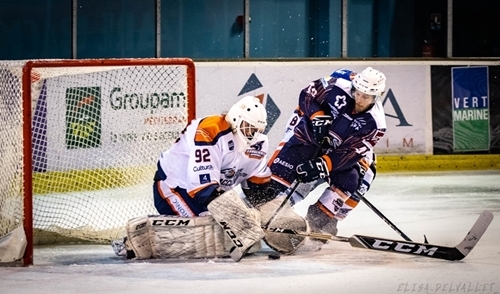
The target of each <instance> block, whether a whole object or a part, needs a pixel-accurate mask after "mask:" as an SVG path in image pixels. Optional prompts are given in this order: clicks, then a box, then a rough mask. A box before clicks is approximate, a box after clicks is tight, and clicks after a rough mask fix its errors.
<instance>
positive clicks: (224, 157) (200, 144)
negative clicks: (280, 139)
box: [155, 115, 270, 216]
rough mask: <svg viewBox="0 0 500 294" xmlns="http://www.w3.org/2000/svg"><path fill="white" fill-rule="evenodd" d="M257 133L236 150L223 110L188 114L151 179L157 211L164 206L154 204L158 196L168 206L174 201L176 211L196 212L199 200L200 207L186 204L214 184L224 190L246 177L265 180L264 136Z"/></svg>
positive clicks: (267, 174) (202, 196)
mask: <svg viewBox="0 0 500 294" xmlns="http://www.w3.org/2000/svg"><path fill="white" fill-rule="evenodd" d="M256 139H257V140H256V141H255V142H256V143H255V144H253V145H251V146H249V147H248V148H246V150H244V151H243V152H240V151H238V148H237V146H236V139H235V135H234V134H233V132H232V128H231V126H230V124H229V123H228V122H227V121H226V120H225V118H224V115H212V116H207V117H204V118H201V119H196V120H193V121H192V122H191V123H190V125H189V126H188V127H187V128H186V129H185V130H184V131H183V132H182V133H181V135H180V137H179V139H178V140H177V141H176V143H175V144H174V145H173V146H172V147H171V148H170V149H169V150H168V151H166V152H164V153H162V154H161V156H160V158H159V162H158V165H159V169H158V170H159V172H157V175H156V176H155V178H156V181H157V183H156V184H155V185H159V186H157V187H156V188H155V189H158V191H159V193H158V194H159V195H158V194H157V195H156V197H155V202H156V204H157V205H156V207H157V209H158V211H159V212H160V213H162V214H164V213H168V212H169V211H168V210H166V211H162V209H161V208H159V207H158V201H159V199H158V197H161V198H162V199H163V200H165V201H166V202H167V203H168V204H169V206H170V207H174V206H177V208H175V207H174V209H173V210H174V212H175V213H176V214H179V215H183V216H192V215H198V214H199V213H200V212H203V210H205V209H204V208H203V207H204V205H202V206H201V207H199V211H198V209H197V208H196V207H195V208H194V209H191V210H192V211H193V212H194V213H190V212H189V210H190V208H192V207H191V206H198V205H197V204H199V203H201V204H204V202H205V201H204V200H206V199H207V198H208V197H210V194H211V193H212V191H213V190H214V189H215V188H218V189H220V190H223V191H228V190H230V189H231V188H233V187H235V186H237V185H239V184H240V183H241V182H243V181H245V180H250V181H251V182H252V183H256V184H259V183H267V182H269V181H270V170H269V168H268V167H267V158H266V155H267V150H268V145H269V142H268V138H267V136H266V135H264V134H259V135H258V137H257V138H256ZM158 174H160V176H158ZM174 190H175V191H174ZM179 196H180V197H179ZM186 196H188V197H186ZM193 200H196V201H193ZM185 211H188V212H187V213H184V212H185Z"/></svg>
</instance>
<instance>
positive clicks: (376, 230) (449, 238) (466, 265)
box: [0, 171, 500, 294]
mask: <svg viewBox="0 0 500 294" xmlns="http://www.w3.org/2000/svg"><path fill="white" fill-rule="evenodd" d="M312 197H314V195H313V196H312ZM366 197H367V198H368V199H369V200H370V201H371V203H373V204H374V205H375V206H376V207H377V208H378V209H379V210H380V211H381V212H382V213H383V214H384V215H385V216H386V217H387V218H388V219H390V220H391V221H392V222H393V223H394V224H396V226H398V228H399V229H401V230H402V231H403V232H404V233H405V234H406V235H408V236H409V237H410V238H412V240H413V241H416V242H423V240H424V234H425V235H426V236H427V239H428V241H429V242H430V243H431V244H438V245H446V246H455V245H456V244H458V243H459V242H460V241H462V239H463V238H464V237H465V235H466V233H467V232H468V230H469V229H470V227H471V226H472V225H473V224H474V222H475V221H476V219H477V217H478V216H479V214H480V213H481V212H482V211H483V210H486V209H487V210H490V211H492V212H493V214H494V216H495V218H494V219H493V222H492V223H491V225H490V227H489V228H488V230H487V231H486V232H485V234H484V235H483V237H482V239H481V240H480V241H479V243H478V244H477V246H476V247H475V248H474V250H473V251H472V252H471V253H470V254H469V255H468V256H467V257H465V258H464V259H463V260H462V261H444V260H437V259H431V258H427V257H420V256H411V255H403V254H395V253H385V252H379V251H370V250H366V249H358V248H353V247H351V246H350V245H349V244H348V243H342V242H333V241H331V242H330V243H329V244H327V245H325V246H324V247H323V249H322V250H321V251H319V252H312V253H311V252H309V253H306V252H301V253H298V254H296V255H292V256H282V257H281V259H280V260H270V259H268V258H267V253H269V250H270V249H269V248H267V247H265V246H264V248H263V251H262V252H261V253H257V254H254V255H252V256H249V257H246V258H244V259H243V260H242V261H241V262H239V263H236V262H233V261H232V260H231V259H229V258H223V259H222V258H220V259H204V260H187V261H186V260H183V261H179V260H151V261H127V260H124V259H121V258H119V257H117V256H115V254H114V252H113V250H112V248H111V246H107V245H65V246H49V247H43V246H42V247H35V251H34V265H33V266H30V267H8V268H6V267H0V294H17V293H23V294H24V293H30V294H37V293H47V294H60V293H105V294H110V293H120V294H123V293H139V294H153V293H164V294H187V293H217V294H222V293H234V294H236V293H242V294H243V293H259V294H261V293H262V294H263V293H266V294H267V293H269V294H294V293H302V294H306V293H314V294H319V293H331V294H351V293H363V294H365V293H366V294H379V293H380V294H382V293H488V294H494V293H496V294H498V293H500V278H499V277H500V274H499V271H500V246H499V245H500V171H481V172H453V173H417V174H409V173H406V174H379V175H378V176H377V179H376V180H375V182H374V184H373V186H372V189H371V190H370V191H369V192H368V193H367V194H366ZM352 234H362V235H368V236H379V237H385V238H392V239H401V240H402V238H401V237H400V236H399V235H398V234H397V233H396V232H395V231H394V230H393V229H391V228H390V227H389V226H388V225H387V224H386V223H385V222H384V221H383V220H382V219H381V218H380V217H378V216H377V215H376V214H375V213H374V212H373V211H371V210H370V209H369V208H368V207H367V206H366V205H365V204H363V203H360V204H359V205H358V207H357V208H356V209H355V210H354V211H353V212H352V213H351V214H350V215H349V216H348V218H347V219H346V220H344V221H342V222H340V223H339V235H342V236H347V237H349V236H351V235H352Z"/></svg>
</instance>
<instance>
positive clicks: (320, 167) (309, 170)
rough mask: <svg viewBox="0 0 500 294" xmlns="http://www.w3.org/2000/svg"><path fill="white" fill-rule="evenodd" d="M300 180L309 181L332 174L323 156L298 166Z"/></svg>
mask: <svg viewBox="0 0 500 294" xmlns="http://www.w3.org/2000/svg"><path fill="white" fill-rule="evenodd" d="M297 174H298V180H299V181H301V182H303V183H309V182H312V181H315V180H317V179H324V178H326V177H328V175H330V172H329V171H328V166H327V165H326V162H325V160H324V159H323V158H321V157H318V158H316V159H313V160H309V161H307V162H306V163H303V164H299V165H298V166H297Z"/></svg>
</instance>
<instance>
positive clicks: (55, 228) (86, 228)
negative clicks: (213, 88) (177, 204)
mask: <svg viewBox="0 0 500 294" xmlns="http://www.w3.org/2000/svg"><path fill="white" fill-rule="evenodd" d="M194 117H195V67H194V63H193V61H192V60H191V59H187V58H158V59H96V60H32V61H0V240H8V237H9V236H10V235H11V234H13V232H14V231H16V230H17V229H20V230H21V231H22V230H23V229H24V233H25V236H26V241H27V243H25V246H26V250H24V256H23V258H22V259H21V260H20V261H19V263H23V264H25V265H29V264H32V263H33V246H34V245H37V244H47V243H58V242H59V243H60V242H61V240H63V241H64V240H66V241H67V240H86V241H90V242H96V243H107V244H109V242H110V241H111V240H114V239H117V238H121V237H123V236H124V235H125V232H124V225H125V224H126V222H127V221H128V220H129V219H130V218H133V217H137V216H140V215H147V214H154V213H156V210H155V208H154V205H153V197H152V179H153V176H154V172H155V170H156V162H157V159H158V156H159V154H160V153H161V152H162V151H164V150H166V149H168V148H169V147H170V145H171V144H172V143H173V142H174V141H175V139H176V138H177V136H178V134H179V133H180V132H181V131H182V130H183V129H184V127H185V126H186V124H187V123H188V121H190V120H191V119H193V118H194ZM1 244H2V241H0V247H1V246H2V245H1ZM3 244H4V246H5V244H8V243H7V242H3ZM10 244H13V245H8V246H20V245H18V244H19V242H11V243H10ZM26 244H27V245H26ZM0 251H1V248H0ZM0 259H1V257H0ZM0 262H9V260H0Z"/></svg>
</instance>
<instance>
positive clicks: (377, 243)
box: [262, 210, 493, 260]
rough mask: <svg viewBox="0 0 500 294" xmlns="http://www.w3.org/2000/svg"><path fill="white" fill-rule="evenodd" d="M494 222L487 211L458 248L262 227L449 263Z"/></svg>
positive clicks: (475, 242)
mask: <svg viewBox="0 0 500 294" xmlns="http://www.w3.org/2000/svg"><path fill="white" fill-rule="evenodd" d="M492 220H493V214H492V213H491V212H490V211H488V210H485V211H483V212H482V213H481V215H480V216H479V218H478V219H477V220H476V222H475V223H474V225H473V226H472V228H471V229H470V231H469V232H468V233H467V235H466V236H465V238H464V239H463V241H462V242H460V243H459V244H458V245H456V246H455V247H447V246H442V245H433V244H427V243H415V242H409V241H407V242H403V241H398V240H392V239H385V238H378V237H368V236H363V235H352V236H351V237H341V236H333V235H329V234H321V233H309V232H301V231H296V230H292V229H283V228H271V227H262V228H263V229H265V230H268V231H271V232H275V233H284V234H291V235H297V236H303V237H311V238H315V239H322V240H332V241H339V242H349V244H350V245H351V246H352V247H358V248H365V249H371V250H378V251H386V252H393V253H402V254H411V255H418V256H424V257H430V258H437V259H445V260H462V259H463V258H465V257H466V256H467V255H468V254H469V253H470V252H471V251H472V249H474V247H475V246H476V244H477V243H478V242H479V239H481V237H482V236H483V234H484V232H485V231H486V229H487V228H488V226H489V225H490V223H491V221H492Z"/></svg>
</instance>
